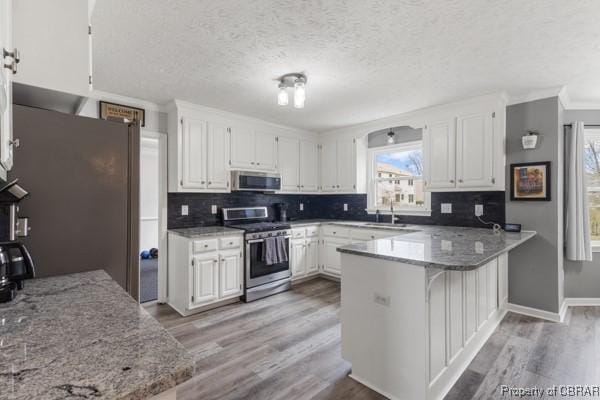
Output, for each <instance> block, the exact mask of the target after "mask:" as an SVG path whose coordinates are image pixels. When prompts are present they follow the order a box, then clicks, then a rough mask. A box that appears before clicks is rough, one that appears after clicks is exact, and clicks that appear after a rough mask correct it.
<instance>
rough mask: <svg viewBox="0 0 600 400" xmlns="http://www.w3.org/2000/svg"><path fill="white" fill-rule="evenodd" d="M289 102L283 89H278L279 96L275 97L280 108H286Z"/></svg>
mask: <svg viewBox="0 0 600 400" xmlns="http://www.w3.org/2000/svg"><path fill="white" fill-rule="evenodd" d="M289 102H290V98H289V97H288V94H287V92H286V90H285V88H284V87H280V88H279V94H278V95H277V104H279V105H280V106H287V105H288V103H289Z"/></svg>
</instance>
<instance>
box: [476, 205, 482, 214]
mask: <svg viewBox="0 0 600 400" xmlns="http://www.w3.org/2000/svg"><path fill="white" fill-rule="evenodd" d="M482 215H483V204H475V216H477V217H481V216H482Z"/></svg>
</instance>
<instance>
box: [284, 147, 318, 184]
mask: <svg viewBox="0 0 600 400" xmlns="http://www.w3.org/2000/svg"><path fill="white" fill-rule="evenodd" d="M279 145H280V146H281V139H280V143H279ZM318 190H319V145H318V144H316V143H315V142H310V141H305V140H301V141H300V191H302V192H316V191H318Z"/></svg>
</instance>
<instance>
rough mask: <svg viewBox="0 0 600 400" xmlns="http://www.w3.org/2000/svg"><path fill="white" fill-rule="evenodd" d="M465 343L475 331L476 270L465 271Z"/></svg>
mask: <svg viewBox="0 0 600 400" xmlns="http://www.w3.org/2000/svg"><path fill="white" fill-rule="evenodd" d="M463 273H464V274H465V344H466V343H468V342H469V340H470V339H471V338H472V337H473V336H474V335H475V333H476V332H477V270H476V269H475V270H472V271H465V272H463Z"/></svg>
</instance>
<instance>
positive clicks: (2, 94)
mask: <svg viewBox="0 0 600 400" xmlns="http://www.w3.org/2000/svg"><path fill="white" fill-rule="evenodd" d="M2 49H6V50H7V51H13V42H12V0H0V51H2ZM1 61H2V62H1V65H0V165H2V168H0V178H2V179H6V171H4V170H10V169H11V168H12V165H13V149H12V145H11V142H12V138H13V129H12V83H11V82H12V75H13V74H12V72H11V71H10V70H9V69H7V68H3V67H2V65H4V64H12V63H13V62H14V60H13V59H12V58H10V57H6V58H3V59H1Z"/></svg>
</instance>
